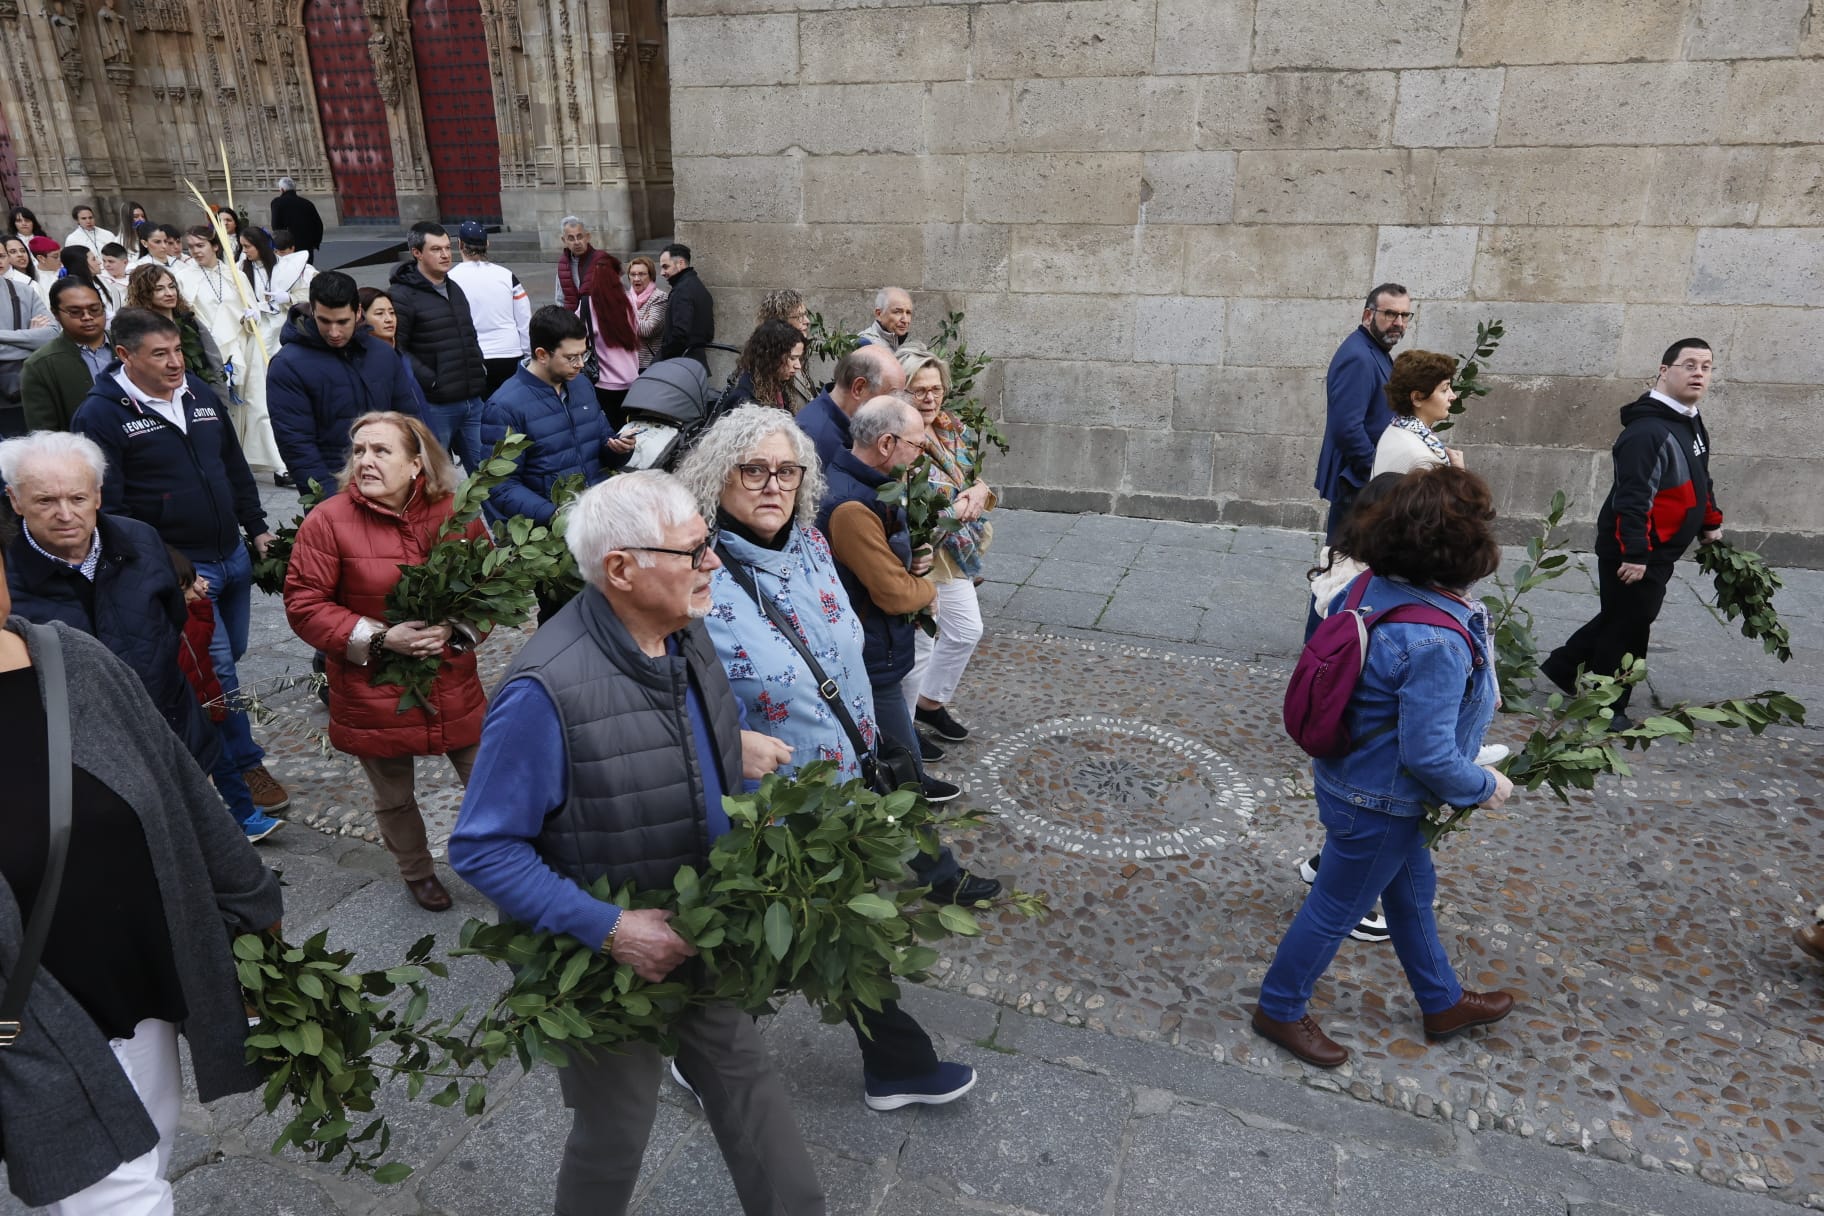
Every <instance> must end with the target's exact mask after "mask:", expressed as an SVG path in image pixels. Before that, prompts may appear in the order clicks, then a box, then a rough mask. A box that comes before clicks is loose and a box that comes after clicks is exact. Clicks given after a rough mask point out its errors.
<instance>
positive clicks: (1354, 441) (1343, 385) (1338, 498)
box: [1317, 283, 1413, 539]
mask: <svg viewBox="0 0 1824 1216" xmlns="http://www.w3.org/2000/svg"><path fill="white" fill-rule="evenodd" d="M1412 316H1413V312H1412V296H1411V295H1410V294H1408V293H1407V291H1406V289H1405V288H1404V287H1402V286H1400V285H1399V284H1398V283H1382V284H1381V285H1380V286H1379V287H1376V288H1375V289H1374V290H1373V291H1371V292H1369V293H1368V301H1367V303H1366V304H1364V305H1363V306H1362V321H1361V324H1360V325H1358V326H1357V327H1356V329H1355V332H1354V333H1352V334H1350V335H1349V336H1348V337H1347V338H1344V339H1343V343H1342V345H1341V346H1339V347H1337V348H1336V354H1335V355H1334V356H1333V357H1332V358H1331V360H1330V370H1329V371H1327V372H1326V373H1324V445H1323V447H1322V448H1321V449H1319V451H1318V454H1317V492H1318V493H1319V494H1320V495H1322V496H1323V498H1324V499H1325V501H1327V502H1328V503H1329V504H1330V514H1329V518H1328V519H1327V520H1326V521H1325V523H1324V536H1325V537H1326V539H1328V538H1331V537H1334V536H1335V535H1336V525H1337V524H1338V523H1340V522H1341V521H1342V518H1343V516H1345V515H1347V514H1348V513H1349V506H1350V504H1351V503H1353V502H1354V501H1355V496H1356V494H1358V493H1359V492H1360V491H1361V488H1362V487H1363V486H1365V485H1367V484H1368V476H1369V474H1370V473H1371V472H1372V471H1373V469H1374V445H1375V444H1376V443H1378V442H1379V441H1380V438H1381V432H1382V431H1384V430H1386V429H1387V424H1388V423H1389V422H1391V421H1392V419H1393V411H1392V410H1391V409H1389V408H1388V405H1387V394H1386V393H1385V392H1383V391H1382V390H1383V389H1384V388H1385V387H1386V384H1387V381H1388V379H1389V378H1390V377H1391V376H1392V375H1393V355H1392V354H1391V353H1390V352H1391V351H1392V350H1393V348H1394V347H1395V346H1398V345H1399V343H1400V339H1401V338H1404V337H1405V336H1406V327H1407V325H1409V324H1411V322H1412Z"/></svg>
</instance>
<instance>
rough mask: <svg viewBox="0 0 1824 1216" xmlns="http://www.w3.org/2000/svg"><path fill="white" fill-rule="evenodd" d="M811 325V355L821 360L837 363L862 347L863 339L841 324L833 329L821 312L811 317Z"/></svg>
mask: <svg viewBox="0 0 1824 1216" xmlns="http://www.w3.org/2000/svg"><path fill="white" fill-rule="evenodd" d="M809 325H810V330H809V339H810V347H811V354H812V355H814V356H815V357H817V358H819V359H825V360H828V361H829V362H831V363H836V362H839V361H840V360H841V359H842V357H843V356H844V355H846V354H848V353H849V352H850V351H852V350H854V349H855V348H856V347H857V346H860V345H861V339H860V338H858V337H857V336H856V335H855V331H853V330H851V329H849V328H848V327H847V326H845V325H840V324H838V325H837V326H836V327H835V328H833V329H832V328H831V327H830V326H829V325H828V324H827V323H826V322H825V321H824V319H823V314H822V313H820V312H814V313H812V314H811V315H810V321H809Z"/></svg>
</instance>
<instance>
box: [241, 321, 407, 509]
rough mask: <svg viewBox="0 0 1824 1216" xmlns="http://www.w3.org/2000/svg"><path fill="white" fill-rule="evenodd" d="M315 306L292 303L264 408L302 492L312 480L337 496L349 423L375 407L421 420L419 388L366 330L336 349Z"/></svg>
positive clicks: (396, 356)
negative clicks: (313, 309)
mask: <svg viewBox="0 0 1824 1216" xmlns="http://www.w3.org/2000/svg"><path fill="white" fill-rule="evenodd" d="M309 308H310V306H309V305H308V304H296V305H293V306H292V310H291V316H290V317H289V318H287V319H286V322H285V328H284V329H283V330H282V331H281V332H280V334H279V341H280V343H281V345H280V347H279V353H278V354H276V355H274V356H273V357H272V366H270V367H268V368H267V369H266V407H267V409H268V410H270V411H271V414H272V433H273V435H274V436H275V437H276V438H277V439H278V441H279V453H280V454H281V455H282V456H284V457H285V468H286V469H287V470H288V471H289V472H290V473H291V475H292V477H293V478H294V479H295V480H296V482H297V486H298V492H299V493H300V494H302V493H303V492H304V490H305V488H306V487H307V486H309V484H310V483H311V481H312V480H313V479H314V480H316V481H317V483H318V484H320V485H321V486H322V487H323V489H324V490H325V491H326V492H328V493H331V494H333V493H335V490H336V474H337V473H339V472H340V471H341V470H342V466H343V464H344V463H346V462H347V460H348V444H349V439H348V428H349V424H350V423H352V422H354V420H355V419H357V418H359V417H360V416H361V415H363V414H367V413H372V412H374V411H376V410H397V411H399V412H400V413H401V414H410V415H412V416H413V417H416V416H417V415H418V389H417V387H416V385H415V384H414V383H413V381H412V372H411V369H410V368H408V367H407V366H406V364H405V360H404V359H402V358H400V357H399V354H398V352H396V351H394V350H393V348H392V347H390V346H388V345H387V344H386V343H384V342H382V341H380V340H379V339H378V338H375V337H373V336H371V335H369V334H365V333H358V334H356V335H355V337H354V339H353V340H352V341H351V342H349V344H348V345H347V346H341V347H336V346H331V345H330V344H329V343H327V342H325V341H324V340H323V337H322V335H321V334H319V333H318V332H317V322H316V319H315V318H314V317H312V316H311V315H310V312H309Z"/></svg>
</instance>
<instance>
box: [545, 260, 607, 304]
mask: <svg viewBox="0 0 1824 1216" xmlns="http://www.w3.org/2000/svg"><path fill="white" fill-rule="evenodd" d="M607 256H608V255H607V253H606V251H604V250H601V249H596V248H595V247H593V246H591V247H590V249H589V252H588V253H585V254H584V255H583V265H582V271H583V273H582V274H581V275H577V274H576V273H574V272H573V271H572V270H571V266H572V264H573V261H574V259H572V258H571V256H570V251H569V250H568V249H566V250H564V251H563V252H562V253H560V254H558V255H557V282H558V285H559V286H560V287H562V288H563V290H564V307H565V308H567V309H569V310H570V311H571V312H575V311H576V309H577V305H579V304H581V303H582V302H583V289H584V288H585V287H587V286H589V276H590V275H592V274H594V273H595V264H596V263H597V262H599V261H601V260H602V259H603V258H605V257H607Z"/></svg>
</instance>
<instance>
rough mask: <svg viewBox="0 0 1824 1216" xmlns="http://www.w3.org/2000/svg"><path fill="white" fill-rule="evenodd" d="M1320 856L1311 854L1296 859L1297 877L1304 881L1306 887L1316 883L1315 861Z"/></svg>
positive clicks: (1320, 855)
mask: <svg viewBox="0 0 1824 1216" xmlns="http://www.w3.org/2000/svg"><path fill="white" fill-rule="evenodd" d="M1322 856H1323V854H1322V853H1313V854H1311V856H1309V857H1301V858H1299V859H1298V876H1299V877H1300V878H1302V879H1304V880H1305V885H1306V886H1307V887H1308V886H1310V885H1311V884H1312V883H1314V882H1316V881H1317V861H1318V858H1320V857H1322Z"/></svg>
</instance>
